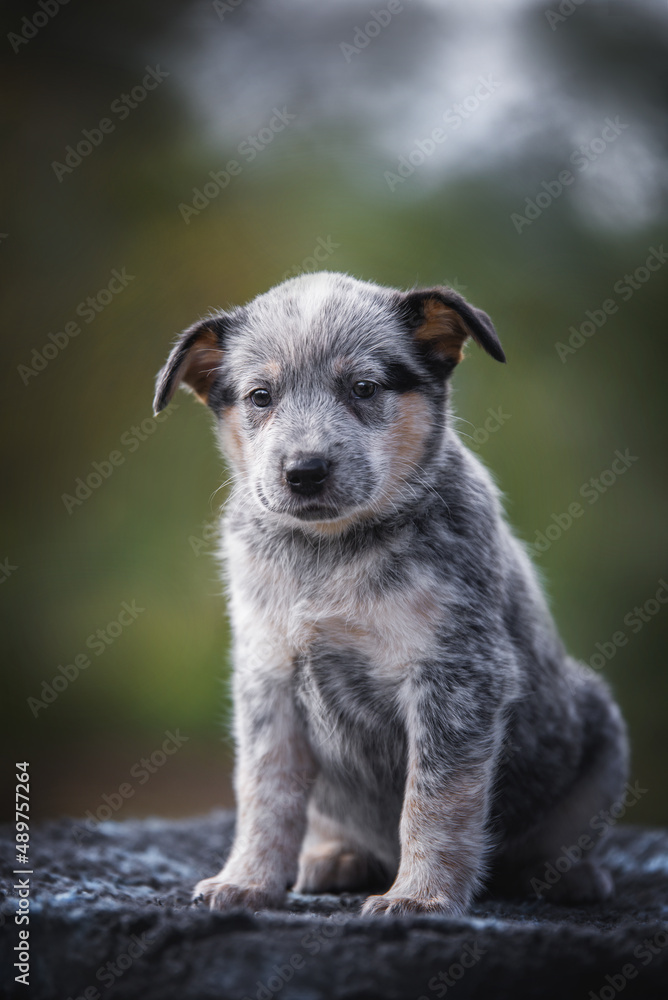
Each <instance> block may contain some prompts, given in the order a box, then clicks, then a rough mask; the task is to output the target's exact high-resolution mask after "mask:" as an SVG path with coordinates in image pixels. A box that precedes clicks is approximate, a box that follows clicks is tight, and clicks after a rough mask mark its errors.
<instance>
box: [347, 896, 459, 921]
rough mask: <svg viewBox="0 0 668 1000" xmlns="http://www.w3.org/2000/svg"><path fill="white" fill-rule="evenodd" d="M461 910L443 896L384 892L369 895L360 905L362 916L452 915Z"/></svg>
mask: <svg viewBox="0 0 668 1000" xmlns="http://www.w3.org/2000/svg"><path fill="white" fill-rule="evenodd" d="M462 912H463V907H458V906H456V905H454V904H453V903H452V901H451V900H450V899H447V898H446V897H445V896H395V895H393V894H392V893H391V892H386V893H385V895H384V896H369V898H368V899H367V900H366V902H365V903H364V906H363V907H362V916H363V917H376V916H381V915H385V916H388V917H406V916H410V915H414V914H416V913H440V914H442V915H443V916H448V917H454V916H458V915H459V914H461V913H462Z"/></svg>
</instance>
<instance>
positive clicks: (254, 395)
mask: <svg viewBox="0 0 668 1000" xmlns="http://www.w3.org/2000/svg"><path fill="white" fill-rule="evenodd" d="M250 398H251V400H252V401H253V404H254V405H255V406H259V407H264V406H269V404H270V403H271V396H270V395H269V393H268V392H267V390H266V389H255V390H254V391H253V392H251V394H250Z"/></svg>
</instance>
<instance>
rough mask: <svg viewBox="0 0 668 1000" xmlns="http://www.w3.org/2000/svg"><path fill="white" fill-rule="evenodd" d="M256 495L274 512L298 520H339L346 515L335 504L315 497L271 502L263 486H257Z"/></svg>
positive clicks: (267, 508) (265, 506)
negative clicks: (277, 502) (278, 502)
mask: <svg viewBox="0 0 668 1000" xmlns="http://www.w3.org/2000/svg"><path fill="white" fill-rule="evenodd" d="M256 495H257V498H258V500H259V501H260V503H261V504H262V506H263V507H264V508H265V509H266V510H268V511H270V512H271V513H272V514H283V515H286V514H287V515H288V516H289V517H294V518H296V519H297V520H298V521H337V520H339V518H341V517H344V516H345V514H344V512H343V511H341V509H340V508H339V507H337V506H335V505H334V504H332V503H325V502H323V501H322V500H320V501H317V500H315V499H314V498H313V497H290V499H289V500H288V501H287V502H285V501H283V502H281V503H280V504H276V503H271V501H270V500H268V499H267V497H266V496H265V493H264V491H263V489H262V487H261V486H258V487H257V489H256Z"/></svg>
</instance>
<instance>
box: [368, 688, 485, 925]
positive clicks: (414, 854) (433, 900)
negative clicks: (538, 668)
mask: <svg viewBox="0 0 668 1000" xmlns="http://www.w3.org/2000/svg"><path fill="white" fill-rule="evenodd" d="M405 694H406V699H405V700H406V704H407V711H406V718H405V724H406V735H407V746H408V761H407V773H406V785H405V790H404V801H403V807H402V813H401V823H400V828H399V834H400V841H401V859H400V863H399V870H398V873H397V876H396V879H395V881H394V883H393V885H392V886H391V887H390V889H389V890H388V891H387V892H386V893H385V895H383V896H370V897H369V898H368V899H367V900H366V902H365V904H364V907H363V909H362V913H363V914H365V915H372V914H380V913H387V914H392V915H401V914H407V913H446V914H448V915H452V916H457V915H460V914H462V913H464V912H465V911H466V910H467V908H468V906H469V904H470V902H471V899H472V897H473V893H474V891H475V890H476V888H477V887H478V884H479V880H480V877H481V875H482V873H483V871H484V863H485V855H486V851H487V846H488V845H487V835H486V831H485V825H486V821H487V816H488V811H489V803H490V793H491V786H492V780H493V773H494V759H495V756H496V749H497V747H498V745H499V744H500V741H501V723H500V713H496V712H494V713H492V712H490V703H489V698H488V697H485V702H486V704H485V706H484V708H485V712H484V715H483V713H482V712H480V713H479V712H477V711H476V708H475V697H474V695H473V692H472V691H466V690H456V691H450V692H448V694H449V698H447V696H446V699H445V701H444V692H443V690H438V689H436V688H435V687H434V686H433V685H430V684H429V683H421V684H420V683H418V684H414V683H411V685H410V688H409V690H407V691H406V692H405ZM448 701H450V705H448Z"/></svg>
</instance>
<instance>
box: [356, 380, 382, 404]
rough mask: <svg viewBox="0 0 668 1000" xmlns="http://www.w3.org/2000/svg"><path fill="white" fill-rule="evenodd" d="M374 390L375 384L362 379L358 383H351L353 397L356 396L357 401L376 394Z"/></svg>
mask: <svg viewBox="0 0 668 1000" xmlns="http://www.w3.org/2000/svg"><path fill="white" fill-rule="evenodd" d="M376 388H377V386H376V383H375V382H369V381H368V380H367V379H362V380H361V381H360V382H355V383H353V396H357V398H358V399H370V398H371V396H373V395H374V393H375V392H376Z"/></svg>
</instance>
